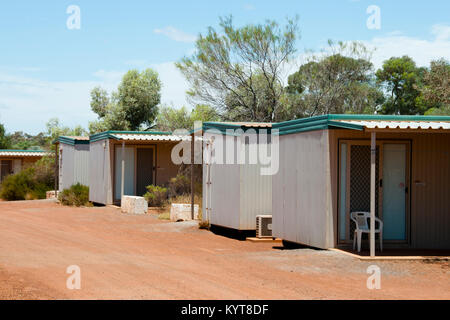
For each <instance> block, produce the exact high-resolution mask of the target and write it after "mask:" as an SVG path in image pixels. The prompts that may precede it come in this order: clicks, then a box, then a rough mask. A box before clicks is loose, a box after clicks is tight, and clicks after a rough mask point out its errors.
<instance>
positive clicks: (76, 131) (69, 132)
mask: <svg viewBox="0 0 450 320" xmlns="http://www.w3.org/2000/svg"><path fill="white" fill-rule="evenodd" d="M45 126H46V128H47V132H46V133H47V137H48V138H49V142H50V143H51V142H53V141H54V140H55V139H57V138H58V137H60V136H85V135H87V131H86V130H85V129H83V127H82V126H79V125H78V126H75V127H74V128H70V127H67V126H63V125H61V123H60V121H59V119H58V118H51V119H50V120H48V121H47V123H46V124H45Z"/></svg>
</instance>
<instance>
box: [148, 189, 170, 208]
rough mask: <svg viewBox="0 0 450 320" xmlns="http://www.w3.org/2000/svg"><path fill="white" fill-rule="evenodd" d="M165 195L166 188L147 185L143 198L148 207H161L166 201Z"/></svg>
mask: <svg viewBox="0 0 450 320" xmlns="http://www.w3.org/2000/svg"><path fill="white" fill-rule="evenodd" d="M167 193H168V191H167V188H164V187H160V186H154V185H149V186H147V193H146V194H144V198H145V200H147V202H148V205H149V206H150V207H162V206H163V205H164V204H165V202H166V200H167Z"/></svg>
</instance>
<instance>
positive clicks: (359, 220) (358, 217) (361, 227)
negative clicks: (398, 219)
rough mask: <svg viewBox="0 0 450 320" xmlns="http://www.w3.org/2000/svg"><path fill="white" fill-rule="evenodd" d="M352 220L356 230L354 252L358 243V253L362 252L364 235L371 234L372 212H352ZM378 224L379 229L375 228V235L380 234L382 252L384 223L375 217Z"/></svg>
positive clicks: (381, 249)
mask: <svg viewBox="0 0 450 320" xmlns="http://www.w3.org/2000/svg"><path fill="white" fill-rule="evenodd" d="M350 218H351V219H352V220H353V221H354V222H355V224H356V229H355V234H354V235H353V250H355V245H356V241H358V252H361V238H362V234H363V233H370V228H369V223H368V221H370V212H352V213H351V214H350ZM375 221H376V222H378V229H377V228H375V233H379V234H380V251H383V221H381V220H380V219H378V218H377V217H375Z"/></svg>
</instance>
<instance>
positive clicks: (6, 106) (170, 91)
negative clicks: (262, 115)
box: [0, 62, 188, 133]
mask: <svg viewBox="0 0 450 320" xmlns="http://www.w3.org/2000/svg"><path fill="white" fill-rule="evenodd" d="M143 65H145V66H148V67H151V68H153V69H155V70H156V71H157V72H158V73H159V76H160V79H161V82H162V84H163V87H162V89H161V102H162V103H164V104H170V105H174V106H175V107H181V106H183V105H186V106H187V105H188V104H187V102H186V99H185V92H186V90H187V88H188V86H187V83H186V81H185V80H184V78H183V76H182V75H181V74H180V72H179V71H178V70H177V69H176V67H175V65H174V64H173V63H172V62H166V63H161V64H147V63H145V64H143ZM124 73H125V70H124V71H117V70H98V71H96V72H95V73H93V76H94V77H95V78H94V79H93V80H89V81H44V80H41V79H39V78H35V77H29V76H25V77H24V76H18V75H15V74H14V73H13V72H4V71H0V123H2V124H4V125H5V126H6V130H7V131H8V132H14V131H25V132H29V133H38V132H40V131H43V130H44V129H45V123H46V122H47V121H48V119H50V118H53V117H58V118H59V119H60V120H61V122H62V123H63V124H64V125H67V126H75V125H82V126H83V127H85V128H87V126H88V122H89V121H92V120H94V119H96V118H97V116H96V115H95V114H94V113H93V112H92V111H91V108H90V91H91V90H92V88H93V87H95V86H101V87H103V88H104V89H106V90H108V92H111V91H112V90H115V89H116V88H117V85H118V84H119V82H120V80H121V78H122V76H123V74H124Z"/></svg>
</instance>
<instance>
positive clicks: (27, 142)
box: [8, 131, 49, 150]
mask: <svg viewBox="0 0 450 320" xmlns="http://www.w3.org/2000/svg"><path fill="white" fill-rule="evenodd" d="M8 138H9V139H10V142H11V145H10V148H11V149H18V150H31V149H44V148H45V147H46V146H48V143H49V138H48V136H47V135H46V134H45V133H44V132H40V133H38V134H37V135H31V134H28V133H24V132H22V131H16V132H14V133H12V134H9V135H8Z"/></svg>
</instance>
